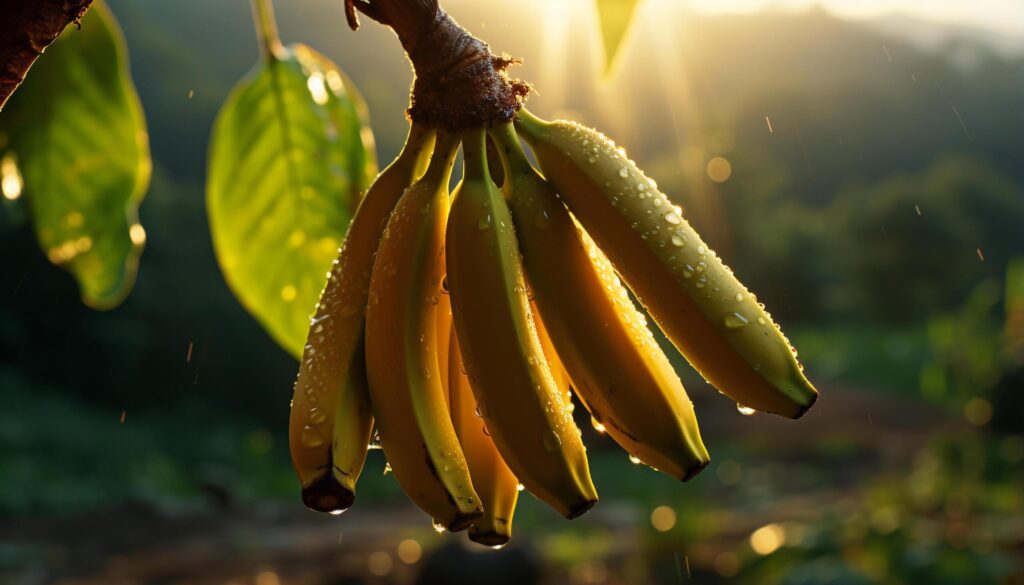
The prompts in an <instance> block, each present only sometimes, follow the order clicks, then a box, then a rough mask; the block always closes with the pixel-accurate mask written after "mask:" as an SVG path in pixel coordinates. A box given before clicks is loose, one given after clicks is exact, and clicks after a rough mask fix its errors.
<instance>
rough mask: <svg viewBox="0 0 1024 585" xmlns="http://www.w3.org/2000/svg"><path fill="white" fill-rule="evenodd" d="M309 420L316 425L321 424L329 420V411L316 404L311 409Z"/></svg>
mask: <svg viewBox="0 0 1024 585" xmlns="http://www.w3.org/2000/svg"><path fill="white" fill-rule="evenodd" d="M309 420H310V422H312V423H313V424H315V425H318V424H321V423H323V422H324V421H326V420H327V413H325V412H324V411H323V410H321V409H320V408H319V407H317V406H314V407H313V408H311V409H309Z"/></svg>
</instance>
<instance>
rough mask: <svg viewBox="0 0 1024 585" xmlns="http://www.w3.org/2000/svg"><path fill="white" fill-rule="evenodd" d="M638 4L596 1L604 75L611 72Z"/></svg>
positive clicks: (634, 1)
mask: <svg viewBox="0 0 1024 585" xmlns="http://www.w3.org/2000/svg"><path fill="white" fill-rule="evenodd" d="M639 4H640V0H597V18H598V21H599V22H600V25H601V40H602V41H603V42H604V66H605V73H608V72H610V71H611V70H612V65H613V64H614V63H615V57H616V55H618V54H619V50H620V49H621V48H622V41H623V39H624V38H625V37H626V32H627V31H628V30H629V24H630V22H632V20H633V17H634V16H635V15H636V8H637V5H639Z"/></svg>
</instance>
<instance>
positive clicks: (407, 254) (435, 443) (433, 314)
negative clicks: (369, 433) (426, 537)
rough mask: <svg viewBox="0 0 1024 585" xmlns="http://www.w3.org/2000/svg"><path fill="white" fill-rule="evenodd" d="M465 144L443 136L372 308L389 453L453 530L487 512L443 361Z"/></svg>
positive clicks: (371, 354) (376, 269) (406, 199)
mask: <svg viewBox="0 0 1024 585" xmlns="http://www.w3.org/2000/svg"><path fill="white" fill-rule="evenodd" d="M457 149H458V139H457V137H456V136H455V135H453V134H450V133H446V132H441V133H440V134H439V136H438V139H437V145H436V148H435V150H434V155H433V157H432V159H431V161H430V166H429V167H428V168H427V172H426V174H424V175H423V177H422V178H421V179H420V180H418V181H416V182H415V183H413V185H412V186H411V187H409V188H408V189H406V191H405V193H404V194H403V195H402V198H401V199H400V200H399V201H398V204H397V205H396V206H395V209H394V211H393V212H392V213H391V218H390V219H389V220H388V224H387V227H386V228H385V229H384V236H383V237H382V238H381V241H380V248H379V249H378V250H377V259H376V262H375V263H374V265H373V276H372V279H371V282H370V298H369V304H368V306H367V314H366V366H367V372H368V374H369V382H370V403H371V405H372V407H373V413H374V416H375V417H376V420H377V426H378V428H379V429H380V435H381V444H382V446H383V447H384V454H385V455H386V456H387V458H388V462H389V463H390V464H391V467H392V469H393V471H394V473H395V478H396V479H397V480H398V483H399V484H400V485H401V486H402V489H403V490H405V492H406V494H408V495H409V497H410V498H412V500H413V501H414V502H415V503H416V504H417V505H418V506H419V507H420V508H421V509H422V510H423V511H424V512H426V513H427V514H430V515H431V516H432V517H433V518H434V521H435V523H438V524H440V525H442V526H444V527H446V528H447V529H449V530H451V531H457V530H462V529H465V528H467V527H468V526H469V525H470V524H472V523H473V521H474V520H476V519H477V518H479V517H480V515H481V514H482V513H483V510H482V509H481V507H480V500H479V498H478V497H477V495H476V492H475V491H474V490H473V484H472V482H471V480H470V476H469V471H468V469H467V467H466V460H465V457H464V456H463V454H462V449H461V447H460V446H459V440H458V438H457V437H456V436H455V429H454V428H453V427H452V421H451V418H450V416H449V413H448V408H447V405H446V404H445V399H444V388H443V386H442V381H441V375H440V370H439V367H438V361H437V353H438V352H437V349H438V348H437V331H436V328H437V321H438V319H437V307H438V305H439V304H440V295H441V294H442V292H441V279H442V277H443V275H444V234H445V222H446V218H447V215H448V179H449V178H450V176H451V169H452V164H453V163H454V160H455V153H456V151H457Z"/></svg>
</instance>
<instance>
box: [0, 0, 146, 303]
mask: <svg viewBox="0 0 1024 585" xmlns="http://www.w3.org/2000/svg"><path fill="white" fill-rule="evenodd" d="M0 153H2V155H0V174H2V175H3V176H2V181H3V183H2V186H3V193H4V196H5V197H7V198H8V199H15V198H17V197H19V196H21V195H24V196H25V198H26V199H27V201H28V204H29V207H30V209H31V214H32V222H33V224H34V226H35V232H36V236H37V237H38V239H39V243H40V245H41V246H42V248H43V250H44V251H45V252H46V255H47V256H48V257H49V259H50V261H52V262H53V263H54V264H58V265H60V266H63V267H64V268H66V269H67V270H69V271H70V272H71V274H73V275H74V276H75V278H76V279H77V280H78V284H79V287H80V288H81V290H82V299H83V300H84V301H85V303H86V304H88V305H90V306H92V307H96V308H101V309H105V308H111V307H114V306H116V305H117V304H118V303H120V302H121V300H123V299H124V297H125V295H126V294H128V291H129V290H131V287H132V284H133V283H134V281H135V270H136V267H137V265H138V260H139V254H140V253H141V252H142V247H143V244H144V243H145V239H146V233H145V231H144V230H143V229H142V226H141V225H139V223H138V215H137V211H138V206H139V202H140V201H141V200H142V197H143V195H144V193H145V191H146V187H147V186H148V184H149V174H150V158H149V139H148V137H147V135H146V126H145V120H144V119H143V116H142V108H141V106H140V105H139V98H138V95H137V94H136V93H135V88H134V86H133V85H132V82H131V78H130V76H129V73H128V61H127V53H126V51H125V47H124V39H123V37H122V35H121V31H120V29H119V28H118V26H117V22H116V21H115V20H114V17H113V15H112V14H111V13H110V11H109V10H108V9H107V7H106V6H104V5H103V4H101V3H96V4H95V5H93V7H92V9H90V10H89V12H87V13H86V15H85V16H84V17H83V18H82V22H81V29H80V30H79V29H78V28H77V27H76V26H74V25H71V26H69V27H68V28H67V29H66V30H65V31H64V32H63V33H62V34H61V36H60V37H58V38H57V40H56V41H55V42H54V43H53V44H52V45H51V46H50V48H49V49H47V50H46V53H44V54H43V56H42V57H40V58H39V60H38V61H37V62H36V64H35V65H34V66H33V67H32V69H31V71H30V72H29V74H28V77H27V78H26V79H25V82H24V84H22V86H21V87H20V88H19V89H18V91H17V92H16V93H15V94H14V96H13V97H12V98H11V100H10V102H9V103H8V105H7V107H6V108H5V109H4V111H3V112H2V113H0Z"/></svg>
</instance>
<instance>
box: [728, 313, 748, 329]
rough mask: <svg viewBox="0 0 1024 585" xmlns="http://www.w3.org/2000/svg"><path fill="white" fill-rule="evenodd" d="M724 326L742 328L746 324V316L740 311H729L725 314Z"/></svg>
mask: <svg viewBox="0 0 1024 585" xmlns="http://www.w3.org/2000/svg"><path fill="white" fill-rule="evenodd" d="M724 321H725V326H726V327H728V328H729V329H742V328H744V327H746V326H747V323H748V321H747V318H746V317H744V316H743V315H741V314H740V313H729V314H728V315H726V316H725V319H724Z"/></svg>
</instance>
